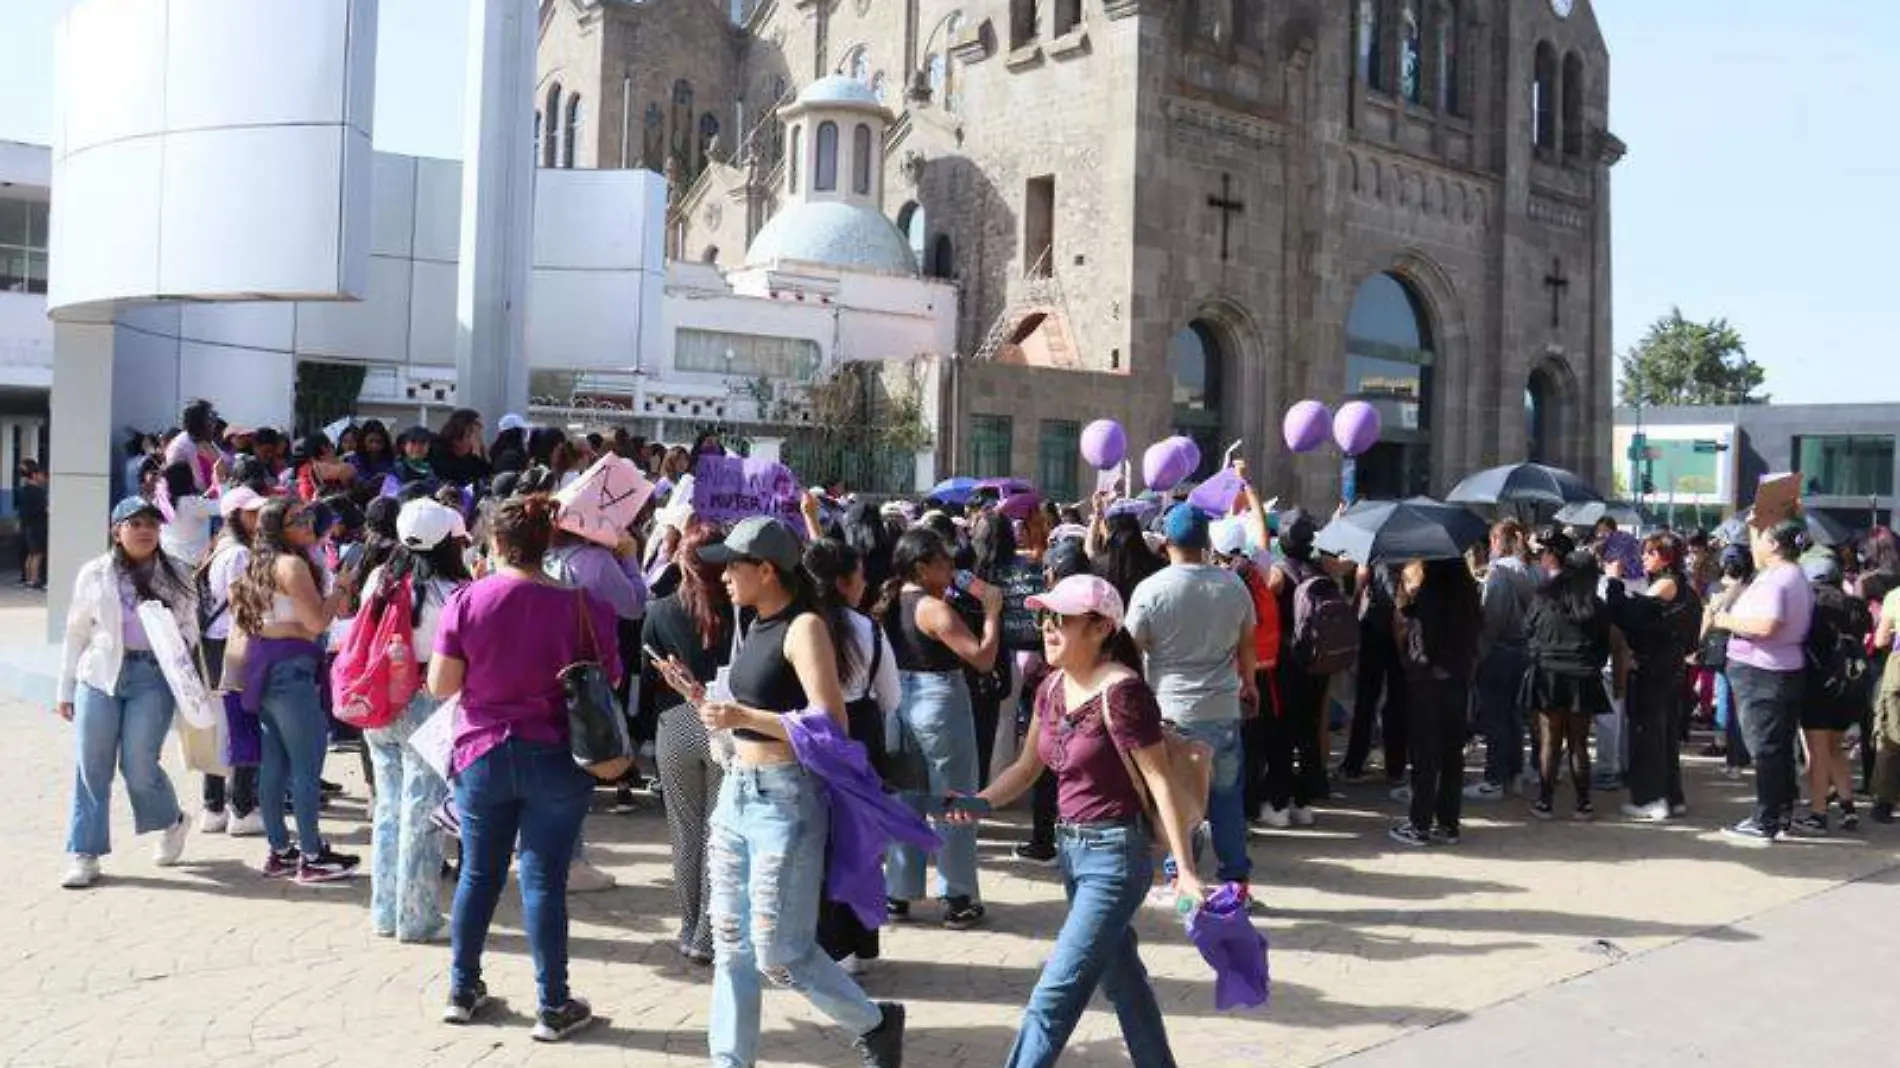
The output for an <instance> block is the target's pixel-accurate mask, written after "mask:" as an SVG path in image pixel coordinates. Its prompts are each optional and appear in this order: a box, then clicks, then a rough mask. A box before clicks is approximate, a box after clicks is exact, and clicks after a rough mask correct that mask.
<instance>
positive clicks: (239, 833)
mask: <svg viewBox="0 0 1900 1068" xmlns="http://www.w3.org/2000/svg"><path fill="white" fill-rule="evenodd" d="M225 833H226V834H229V835H230V836H231V837H233V838H261V837H263V835H264V814H263V813H262V812H259V811H257V810H256V809H252V810H250V811H249V812H246V813H245V814H244V815H242V816H233V817H231V822H230V823H229V824H227V825H226V826H225Z"/></svg>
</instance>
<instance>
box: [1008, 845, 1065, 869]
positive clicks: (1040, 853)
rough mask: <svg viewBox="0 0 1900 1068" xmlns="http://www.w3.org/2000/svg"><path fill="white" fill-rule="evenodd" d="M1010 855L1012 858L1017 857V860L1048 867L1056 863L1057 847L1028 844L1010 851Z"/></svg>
mask: <svg viewBox="0 0 1900 1068" xmlns="http://www.w3.org/2000/svg"><path fill="white" fill-rule="evenodd" d="M1009 853H1010V856H1013V857H1015V858H1016V859H1017V860H1021V861H1026V862H1028V863H1030V864H1044V865H1047V864H1054V863H1055V862H1056V847H1055V846H1052V845H1050V846H1046V845H1041V844H1038V843H1035V842H1026V843H1024V844H1022V845H1019V846H1017V847H1016V848H1015V849H1012V850H1010V851H1009Z"/></svg>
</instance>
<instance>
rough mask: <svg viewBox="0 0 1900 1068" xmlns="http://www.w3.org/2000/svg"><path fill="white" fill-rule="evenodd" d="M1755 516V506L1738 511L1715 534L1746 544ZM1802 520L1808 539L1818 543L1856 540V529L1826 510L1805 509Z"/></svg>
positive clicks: (1841, 543)
mask: <svg viewBox="0 0 1900 1068" xmlns="http://www.w3.org/2000/svg"><path fill="white" fill-rule="evenodd" d="M1754 517H1755V510H1754V509H1753V508H1750V509H1749V510H1748V511H1746V512H1737V513H1736V514H1734V515H1732V516H1729V517H1728V519H1727V520H1726V521H1724V522H1723V523H1722V525H1721V526H1719V527H1716V528H1715V536H1716V537H1717V538H1720V539H1721V540H1722V541H1725V542H1727V543H1728V544H1730V545H1746V544H1747V543H1748V522H1749V520H1751V519H1753V518H1754ZM1801 520H1802V522H1804V523H1806V524H1807V526H1808V540H1809V541H1812V542H1813V543H1814V544H1816V545H1826V546H1828V547H1829V548H1833V547H1834V546H1836V545H1846V544H1847V543H1848V542H1851V541H1853V540H1854V531H1852V530H1850V529H1848V526H1847V524H1846V523H1843V522H1841V521H1840V520H1838V519H1836V518H1834V517H1833V516H1831V515H1829V514H1827V513H1826V512H1810V511H1807V510H1805V509H1803V510H1802V512H1801Z"/></svg>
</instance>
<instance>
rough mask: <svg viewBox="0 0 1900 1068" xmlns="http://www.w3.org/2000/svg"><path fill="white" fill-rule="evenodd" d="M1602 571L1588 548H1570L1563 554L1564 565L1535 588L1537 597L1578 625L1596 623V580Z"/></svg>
mask: <svg viewBox="0 0 1900 1068" xmlns="http://www.w3.org/2000/svg"><path fill="white" fill-rule="evenodd" d="M1601 574H1602V572H1601V571H1600V570H1599V569H1598V567H1597V558H1596V557H1595V556H1593V555H1592V554H1591V553H1590V550H1588V549H1573V550H1571V552H1570V554H1569V555H1567V556H1565V557H1564V560H1563V566H1562V567H1560V568H1558V570H1557V573H1556V574H1554V575H1552V576H1551V577H1550V579H1549V580H1548V581H1546V582H1545V583H1544V584H1543V585H1542V586H1539V587H1538V588H1537V598H1538V600H1541V601H1543V602H1545V603H1547V604H1549V605H1550V606H1551V607H1552V608H1554V609H1556V611H1557V612H1558V614H1560V615H1562V616H1563V617H1564V618H1565V619H1568V620H1569V621H1570V622H1572V623H1575V624H1577V625H1578V626H1586V625H1589V624H1591V623H1593V622H1595V621H1596V620H1597V619H1598V618H1600V617H1601V615H1602V613H1603V602H1602V600H1601V599H1599V598H1598V597H1597V579H1598V578H1599V577H1601Z"/></svg>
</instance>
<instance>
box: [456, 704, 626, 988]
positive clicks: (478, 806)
mask: <svg viewBox="0 0 1900 1068" xmlns="http://www.w3.org/2000/svg"><path fill="white" fill-rule="evenodd" d="M593 792H594V779H593V777H592V776H590V775H588V774H587V773H586V772H585V771H582V770H581V769H580V768H579V767H577V766H575V764H574V758H573V757H572V756H571V755H569V753H568V751H567V747H566V746H565V745H545V744H542V743H540V742H529V741H523V740H522V739H520V738H510V739H508V740H507V741H505V742H502V743H501V744H500V745H498V746H496V747H495V748H493V749H490V750H489V751H488V752H486V753H483V754H482V755H481V756H479V757H477V758H476V759H475V762H474V763H472V764H470V765H469V766H468V767H466V768H463V769H462V771H461V773H460V774H458V775H456V777H455V806H456V809H457V810H458V811H459V812H460V813H461V817H462V880H461V882H459V883H457V884H456V886H455V911H454V915H453V917H452V918H451V919H450V921H449V930H450V934H451V938H452V940H453V943H454V948H453V951H452V955H451V959H452V964H451V965H450V968H449V989H450V990H451V991H455V992H460V991H465V990H469V989H472V988H473V987H474V986H475V984H476V983H478V982H480V981H481V978H482V946H483V944H484V943H486V942H487V941H488V925H489V924H490V923H491V922H492V921H493V920H494V918H495V906H496V905H498V904H500V903H501V888H502V887H503V886H504V885H505V884H506V883H507V882H508V862H509V860H510V859H511V858H512V857H513V856H514V853H515V842H516V839H517V837H518V838H519V839H520V843H521V874H520V881H521V926H522V927H523V929H524V930H525V931H526V933H527V936H528V949H529V951H530V952H531V953H533V954H534V980H535V986H536V987H537V988H538V990H539V993H540V996H541V1007H542V1008H550V1009H551V1008H558V1007H559V1006H561V1005H563V1004H565V1003H566V1002H567V999H568V989H567V865H568V862H569V861H571V860H572V859H573V857H574V849H575V846H576V845H578V844H579V842H580V838H581V821H582V820H584V819H586V818H587V801H588V798H590V797H591V796H593Z"/></svg>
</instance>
